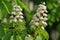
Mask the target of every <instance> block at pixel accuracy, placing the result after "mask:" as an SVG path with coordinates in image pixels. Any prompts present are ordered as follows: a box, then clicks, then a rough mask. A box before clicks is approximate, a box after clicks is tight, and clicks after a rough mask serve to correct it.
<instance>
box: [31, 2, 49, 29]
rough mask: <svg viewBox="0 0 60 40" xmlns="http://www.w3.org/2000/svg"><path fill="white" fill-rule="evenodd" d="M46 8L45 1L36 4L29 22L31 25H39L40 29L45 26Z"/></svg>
mask: <svg viewBox="0 0 60 40" xmlns="http://www.w3.org/2000/svg"><path fill="white" fill-rule="evenodd" d="M46 13H47V8H46V6H45V2H43V3H42V4H40V5H39V6H38V9H37V12H36V14H35V15H34V16H33V19H32V20H31V22H30V25H31V27H33V28H34V27H35V26H40V27H41V28H42V29H44V27H45V26H47V23H46V20H48V19H47V16H48V15H47V14H46Z"/></svg>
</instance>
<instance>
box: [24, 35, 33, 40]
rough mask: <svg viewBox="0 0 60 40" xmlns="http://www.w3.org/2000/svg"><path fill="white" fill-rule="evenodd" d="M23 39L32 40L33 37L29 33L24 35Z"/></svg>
mask: <svg viewBox="0 0 60 40" xmlns="http://www.w3.org/2000/svg"><path fill="white" fill-rule="evenodd" d="M25 40H33V37H32V36H31V35H28V36H26V37H25Z"/></svg>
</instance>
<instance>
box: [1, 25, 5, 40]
mask: <svg viewBox="0 0 60 40" xmlns="http://www.w3.org/2000/svg"><path fill="white" fill-rule="evenodd" d="M4 34H5V33H4V27H3V26H1V25H0V39H1V38H2V37H3V35H4Z"/></svg>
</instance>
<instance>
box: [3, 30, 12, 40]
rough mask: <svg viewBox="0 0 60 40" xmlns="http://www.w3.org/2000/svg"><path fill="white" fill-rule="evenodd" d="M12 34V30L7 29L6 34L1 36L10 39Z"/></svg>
mask: <svg viewBox="0 0 60 40" xmlns="http://www.w3.org/2000/svg"><path fill="white" fill-rule="evenodd" d="M11 35H12V30H7V32H6V34H5V35H4V37H3V40H10V38H11Z"/></svg>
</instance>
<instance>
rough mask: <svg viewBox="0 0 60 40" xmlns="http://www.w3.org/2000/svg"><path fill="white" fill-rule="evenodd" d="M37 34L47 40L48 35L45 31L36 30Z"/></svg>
mask: <svg viewBox="0 0 60 40" xmlns="http://www.w3.org/2000/svg"><path fill="white" fill-rule="evenodd" d="M38 33H39V35H42V36H43V37H44V38H45V39H46V40H48V39H49V35H48V33H47V32H46V31H45V30H43V29H40V28H38Z"/></svg>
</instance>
